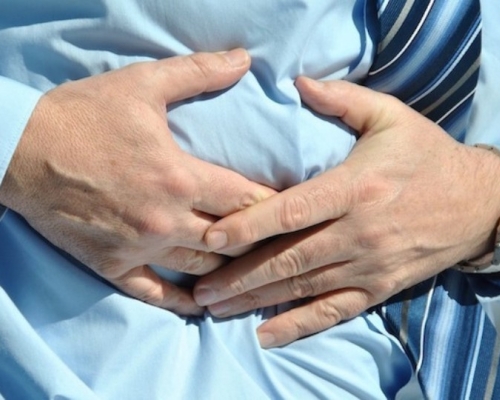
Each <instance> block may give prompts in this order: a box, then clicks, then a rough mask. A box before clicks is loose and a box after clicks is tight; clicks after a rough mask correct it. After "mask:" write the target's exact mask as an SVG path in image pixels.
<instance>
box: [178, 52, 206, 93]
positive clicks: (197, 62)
mask: <svg viewBox="0 0 500 400" xmlns="http://www.w3.org/2000/svg"><path fill="white" fill-rule="evenodd" d="M183 60H185V62H186V63H187V67H188V68H189V70H190V71H192V73H193V74H194V75H195V79H196V80H197V81H198V83H199V84H200V85H202V86H201V87H200V88H199V90H200V91H201V92H204V91H205V90H206V89H207V82H208V80H209V79H210V77H211V75H212V69H211V68H210V67H209V65H208V64H207V62H206V59H205V57H204V55H203V54H193V55H191V56H189V57H184V58H183Z"/></svg>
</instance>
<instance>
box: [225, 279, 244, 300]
mask: <svg viewBox="0 0 500 400" xmlns="http://www.w3.org/2000/svg"><path fill="white" fill-rule="evenodd" d="M225 286H226V287H227V288H228V289H229V293H232V294H233V296H237V295H240V294H243V293H245V292H246V290H247V289H246V286H245V284H244V282H243V281H242V280H241V279H240V278H235V279H233V280H231V281H230V282H228V283H227V285H225Z"/></svg>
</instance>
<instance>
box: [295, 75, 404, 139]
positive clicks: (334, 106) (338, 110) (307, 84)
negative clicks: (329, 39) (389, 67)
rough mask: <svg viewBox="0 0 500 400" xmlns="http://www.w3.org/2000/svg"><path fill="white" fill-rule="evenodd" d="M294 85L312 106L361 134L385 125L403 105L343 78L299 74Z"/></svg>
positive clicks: (392, 98)
mask: <svg viewBox="0 0 500 400" xmlns="http://www.w3.org/2000/svg"><path fill="white" fill-rule="evenodd" d="M295 85H296V87H297V89H298V90H299V93H300V96H301V98H302V100H303V101H304V102H305V103H306V104H307V105H309V106H310V107H311V108H312V109H313V110H315V111H317V112H319V113H321V114H325V115H329V116H334V117H339V118H341V119H342V120H343V121H344V122H345V123H346V124H347V125H349V126H350V127H352V128H353V129H355V130H356V131H358V132H359V133H360V134H364V133H367V132H370V131H379V130H383V129H385V128H387V126H388V125H391V124H392V123H393V122H394V120H395V116H397V115H398V114H399V113H398V110H399V109H401V108H402V107H403V104H402V103H401V102H400V101H398V100H397V99H395V98H394V97H392V96H389V95H386V94H383V93H379V92H375V91H373V90H371V89H368V88H365V87H363V86H359V85H356V84H354V83H350V82H346V81H328V82H320V81H315V80H312V79H309V78H306V77H299V78H298V79H297V81H296V82H295Z"/></svg>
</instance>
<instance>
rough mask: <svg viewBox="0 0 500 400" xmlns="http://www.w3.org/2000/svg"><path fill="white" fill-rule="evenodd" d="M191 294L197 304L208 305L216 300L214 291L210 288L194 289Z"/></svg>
mask: <svg viewBox="0 0 500 400" xmlns="http://www.w3.org/2000/svg"><path fill="white" fill-rule="evenodd" d="M193 296H194V300H195V301H196V303H197V304H198V305H199V306H208V305H209V304H212V303H215V301H216V298H215V292H214V291H213V290H212V289H210V288H199V289H196V290H195V291H194V294H193Z"/></svg>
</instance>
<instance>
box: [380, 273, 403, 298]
mask: <svg viewBox="0 0 500 400" xmlns="http://www.w3.org/2000/svg"><path fill="white" fill-rule="evenodd" d="M402 288H403V284H402V282H401V281H400V279H398V278H397V277H395V276H393V275H387V276H384V279H379V280H377V282H376V283H375V284H374V290H373V296H374V297H381V296H384V297H389V296H391V295H393V294H396V293H398V292H399V291H400V290H401V289H402ZM384 300H385V299H384Z"/></svg>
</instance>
